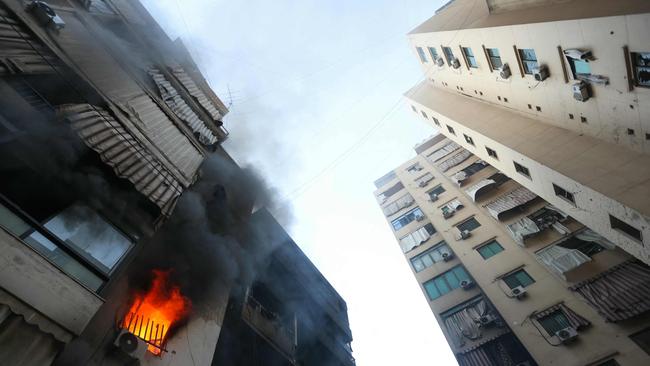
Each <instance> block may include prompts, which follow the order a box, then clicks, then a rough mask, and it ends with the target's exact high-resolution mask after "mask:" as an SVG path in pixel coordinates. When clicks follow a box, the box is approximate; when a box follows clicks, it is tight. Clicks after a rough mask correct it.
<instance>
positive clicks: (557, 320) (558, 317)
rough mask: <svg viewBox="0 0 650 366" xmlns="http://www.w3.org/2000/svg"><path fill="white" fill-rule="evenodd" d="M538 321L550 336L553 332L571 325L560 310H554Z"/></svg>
mask: <svg viewBox="0 0 650 366" xmlns="http://www.w3.org/2000/svg"><path fill="white" fill-rule="evenodd" d="M539 323H540V324H541V325H542V327H543V328H544V330H546V332H547V333H548V334H549V335H551V336H552V335H555V332H557V331H559V330H561V329H564V328H567V327H569V326H571V324H569V321H568V319H567V318H566V316H565V315H564V313H563V312H561V311H556V312H554V313H552V314H550V315H548V316H545V317H544V318H542V319H540V320H539Z"/></svg>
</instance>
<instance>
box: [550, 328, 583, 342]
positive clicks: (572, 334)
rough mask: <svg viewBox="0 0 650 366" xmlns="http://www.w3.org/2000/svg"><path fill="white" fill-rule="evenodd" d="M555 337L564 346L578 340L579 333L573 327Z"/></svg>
mask: <svg viewBox="0 0 650 366" xmlns="http://www.w3.org/2000/svg"><path fill="white" fill-rule="evenodd" d="M555 336H556V337H557V338H558V339H559V340H560V342H562V344H567V343H570V342H572V341H574V340H576V338H578V332H577V331H576V330H575V329H574V328H573V327H566V328H564V329H560V330H558V331H557V332H555Z"/></svg>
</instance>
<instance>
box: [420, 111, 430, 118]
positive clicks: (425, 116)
mask: <svg viewBox="0 0 650 366" xmlns="http://www.w3.org/2000/svg"><path fill="white" fill-rule="evenodd" d="M420 113H422V117H424V119H429V116H427V113H426V112H425V111H422V112H420Z"/></svg>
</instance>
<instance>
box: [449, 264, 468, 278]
mask: <svg viewBox="0 0 650 366" xmlns="http://www.w3.org/2000/svg"><path fill="white" fill-rule="evenodd" d="M452 271H453V272H454V274H455V275H456V277H457V278H458V280H460V281H462V280H469V275H468V274H467V271H465V268H464V267H462V266H458V267H456V268H454V269H453V270H452Z"/></svg>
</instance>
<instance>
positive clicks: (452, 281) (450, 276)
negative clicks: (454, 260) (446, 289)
mask: <svg viewBox="0 0 650 366" xmlns="http://www.w3.org/2000/svg"><path fill="white" fill-rule="evenodd" d="M443 276H444V277H445V279H446V280H447V283H448V284H449V286H451V288H452V289H457V288H459V287H460V281H461V279H459V278H458V277H457V276H456V274H455V273H454V271H453V270H452V271H449V272H447V273H445V274H444V275H443Z"/></svg>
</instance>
